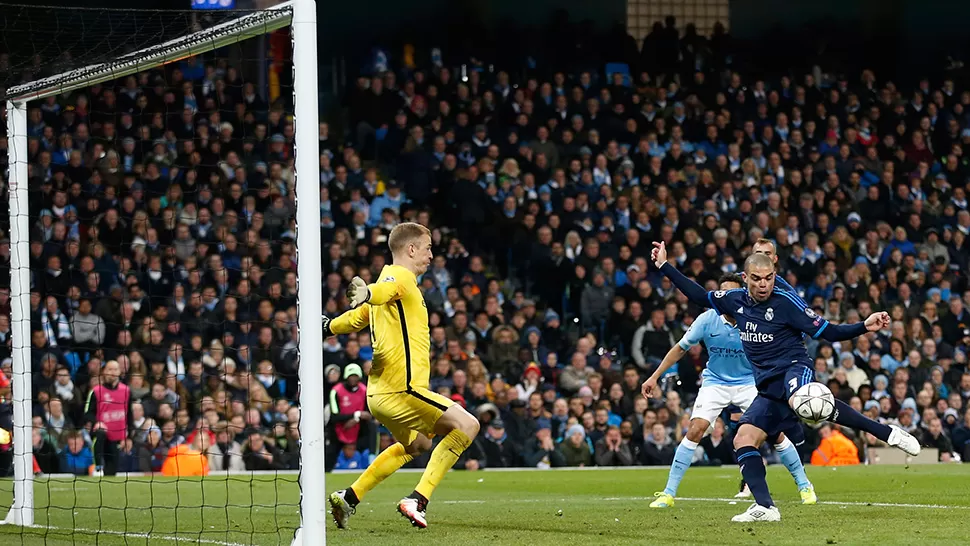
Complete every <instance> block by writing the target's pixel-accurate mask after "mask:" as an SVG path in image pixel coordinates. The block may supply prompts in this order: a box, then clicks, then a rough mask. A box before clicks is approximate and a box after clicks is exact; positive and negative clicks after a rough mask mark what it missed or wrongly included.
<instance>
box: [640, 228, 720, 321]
mask: <svg viewBox="0 0 970 546" xmlns="http://www.w3.org/2000/svg"><path fill="white" fill-rule="evenodd" d="M650 257H651V258H652V259H653V263H654V265H656V266H657V269H659V270H660V272H661V273H663V274H664V275H665V276H666V277H667V278H668V279H670V282H672V283H674V286H676V287H677V288H679V289H680V291H681V292H683V293H684V295H685V296H687V299H689V300H690V301H691V303H694V304H695V305H700V306H701V307H711V301H710V299H709V298H708V297H707V290H704V287H703V286H701V285H699V284H697V283H696V282H694V281H692V280H690V279H688V278H687V276H686V275H684V274H683V273H681V272H680V271H677V268H676V267H674V266H672V265H670V264H669V263H667V247H666V245H665V244H664V243H662V242H660V243H658V242H654V243H653V251H651V253H650Z"/></svg>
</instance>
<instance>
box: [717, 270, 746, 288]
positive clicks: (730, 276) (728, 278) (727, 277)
mask: <svg viewBox="0 0 970 546" xmlns="http://www.w3.org/2000/svg"><path fill="white" fill-rule="evenodd" d="M726 282H733V283H735V284H737V285H738V286H744V279H742V278H741V275H738V274H737V273H725V274H723V275H721V277H720V278H719V279H717V285H718V286H721V285H722V284H723V283H726Z"/></svg>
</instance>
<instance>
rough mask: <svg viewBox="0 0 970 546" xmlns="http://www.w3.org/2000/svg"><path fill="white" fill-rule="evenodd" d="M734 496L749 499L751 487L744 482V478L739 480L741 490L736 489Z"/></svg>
mask: <svg viewBox="0 0 970 546" xmlns="http://www.w3.org/2000/svg"><path fill="white" fill-rule="evenodd" d="M734 498H736V499H750V498H751V489H750V488H749V487H748V484H746V483H744V480H741V490H740V491H738V494H737V495H735V496H734Z"/></svg>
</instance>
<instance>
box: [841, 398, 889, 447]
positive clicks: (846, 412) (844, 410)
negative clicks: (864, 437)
mask: <svg viewBox="0 0 970 546" xmlns="http://www.w3.org/2000/svg"><path fill="white" fill-rule="evenodd" d="M829 420H830V421H833V422H835V423H838V424H840V425H842V426H844V427H849V428H851V429H854V430H861V431H863V432H868V433H869V434H872V435H873V436H875V437H876V438H879V439H880V440H882V441H883V442H888V441H889V435H890V434H892V431H893V429H891V428H889V425H884V424H882V423H880V422H878V421H873V420H872V419H870V418H868V417H866V416H865V415H862V414H861V413H859V412H858V411H856V410H854V409H852V406H850V405H848V404H846V403H845V402H843V401H841V400H836V401H835V413H833V414H832V417H830V418H829Z"/></svg>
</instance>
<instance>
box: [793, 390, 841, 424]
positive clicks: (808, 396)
mask: <svg viewBox="0 0 970 546" xmlns="http://www.w3.org/2000/svg"><path fill="white" fill-rule="evenodd" d="M788 403H789V404H791V408H792V409H793V410H795V413H796V414H798V417H799V418H801V419H802V421H805V422H806V423H808V424H812V425H814V424H818V423H820V422H822V421H825V420H826V419H828V418H829V417H831V415H832V413H834V412H835V396H833V395H832V391H830V390H829V388H828V387H826V386H825V385H823V384H821V383H807V384H805V385H802V386H801V387H800V388H799V389H798V390H797V391H795V394H793V395H792V396H791V398H790V399H789V401H788Z"/></svg>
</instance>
